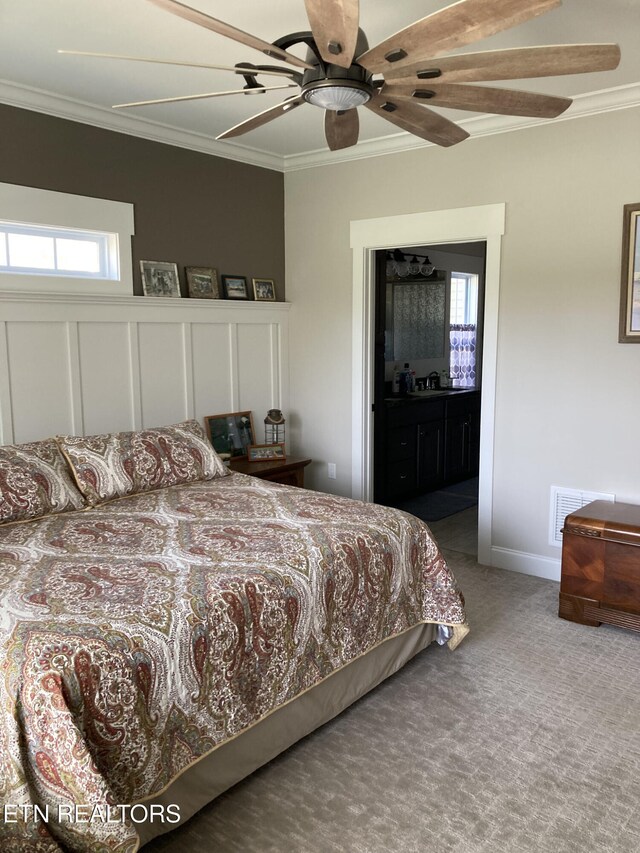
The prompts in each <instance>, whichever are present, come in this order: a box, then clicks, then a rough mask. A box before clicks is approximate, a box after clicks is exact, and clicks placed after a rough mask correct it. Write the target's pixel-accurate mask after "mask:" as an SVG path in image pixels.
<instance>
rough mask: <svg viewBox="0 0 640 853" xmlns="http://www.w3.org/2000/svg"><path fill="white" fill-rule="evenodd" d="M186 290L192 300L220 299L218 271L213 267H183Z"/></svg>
mask: <svg viewBox="0 0 640 853" xmlns="http://www.w3.org/2000/svg"><path fill="white" fill-rule="evenodd" d="M185 273H186V276H187V290H188V291H189V296H190V297H191V298H192V299H220V298H221V293H220V284H219V283H218V270H215V269H213V267H185Z"/></svg>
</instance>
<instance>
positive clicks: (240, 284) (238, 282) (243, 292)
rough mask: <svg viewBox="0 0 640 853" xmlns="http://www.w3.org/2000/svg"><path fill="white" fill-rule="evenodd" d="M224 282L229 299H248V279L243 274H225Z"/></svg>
mask: <svg viewBox="0 0 640 853" xmlns="http://www.w3.org/2000/svg"><path fill="white" fill-rule="evenodd" d="M222 283H223V284H224V292H225V296H226V297H227V299H248V298H249V291H248V290H247V279H246V276H243V275H223V276H222Z"/></svg>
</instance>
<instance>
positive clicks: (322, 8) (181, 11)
mask: <svg viewBox="0 0 640 853" xmlns="http://www.w3.org/2000/svg"><path fill="white" fill-rule="evenodd" d="M149 2H151V3H153V4H154V5H155V6H159V7H160V8H161V9H164V10H165V11H167V12H170V13H171V14H173V15H177V16H178V17H179V18H183V19H185V20H187V21H191V22H192V23H194V24H197V25H198V26H201V27H205V28H207V29H209V30H212V31H213V32H215V33H218V34H220V35H223V36H226V37H227V38H230V39H233V40H234V41H237V42H240V44H243V45H245V46H246V47H251V48H255V49H256V50H259V51H261V52H262V53H264V54H266V55H267V56H268V57H270V58H271V59H277V60H280V61H281V62H286V63H287V64H288V65H292V66H293V68H291V69H289V68H285V67H283V66H274V65H253V64H252V63H248V62H241V63H238V64H237V65H235V66H233V67H229V66H220V65H202V64H198V65H197V67H204V68H214V69H222V70H228V71H233V72H234V73H235V74H240V75H242V76H243V77H244V79H245V85H244V87H243V88H242V89H231V90H227V91H223V92H208V93H205V94H200V95H183V96H179V97H175V98H159V99H155V100H152V101H136V102H132V103H128V104H116V105H115V108H116V109H121V108H128V107H137V106H143V105H147V104H162V103H170V102H175V101H186V100H195V99H200V98H214V97H219V96H222V95H232V94H245V95H253V94H260V93H262V92H265V91H267V90H269V89H274V88H276V89H277V88H289V87H296V88H299V92H298V93H297V94H295V95H294V96H293V97H290V98H287V99H286V100H285V101H283V102H282V103H280V104H277V105H276V106H274V107H269V108H268V109H266V110H264V111H262V112H260V113H258V114H257V115H254V116H252V117H251V118H249V119H246V120H245V121H242V122H240V124H237V125H235V126H234V127H232V128H230V129H229V130H226V131H225V132H224V133H221V134H220V135H219V136H218V137H217V139H229V138H231V137H235V136H240V135H242V134H244V133H247V132H249V131H251V130H254V129H255V128H258V127H261V126H262V125H264V124H267V122H270V121H272V120H273V119H276V118H278V117H279V116H282V115H284V114H285V113H287V112H290V111H291V110H293V109H294V108H296V107H298V106H300V105H302V104H305V103H308V104H312V105H314V106H318V107H321V108H322V109H324V110H325V111H326V112H325V136H326V140H327V144H328V146H329V148H330V149H331V150H334V151H335V150H337V149H341V148H348V147H349V146H352V145H355V144H356V143H357V141H358V132H359V123H358V112H357V109H356V108H357V107H360V106H365V107H367V108H368V109H370V110H371V111H372V112H374V113H377V114H378V115H380V116H381V117H382V118H385V119H387V120H388V121H390V122H392V124H394V125H396V126H397V127H399V128H401V129H402V130H405V131H408V132H409V133H413V134H415V135H416V136H419V137H421V138H422V139H425V140H427V141H429V142H433V143H435V144H437V145H442V146H450V145H455V144H456V143H458V142H462V140H463V139H466V138H467V137H468V136H469V134H468V133H467V131H466V130H464V129H463V128H462V127H460V126H459V125H457V124H455V122H453V121H451V120H449V119H448V118H445V117H444V116H442V115H440V114H438V113H436V112H434V111H433V110H431V109H429V108H428V107H427V106H426V104H429V105H433V106H439V107H448V108H452V109H459V110H472V111H475V112H486V113H499V114H505V115H518V116H536V117H539V118H554V117H555V116H558V115H560V114H561V113H562V112H564V111H565V110H566V109H567V108H568V107H569V105H570V104H571V98H562V97H555V96H551V95H543V94H538V93H534V92H524V91H517V90H512V89H503V88H494V87H487V86H476V85H473V84H475V83H477V82H480V81H486V80H510V79H519V78H520V79H526V78H529V77H553V76H559V75H563V74H581V73H585V72H594V71H608V70H611V69H614V68H616V67H617V65H618V63H619V62H620V48H619V47H618V45H616V44H570V45H550V46H542V47H526V48H513V49H507V50H492V51H485V52H482V53H456V54H452V55H446V54H447V52H448V51H452V50H456V49H457V48H460V47H464V46H466V45H469V44H472V43H473V42H475V41H479V40H480V39H483V38H487V37H488V36H491V35H494V34H495V33H498V32H500V31H502V30H506V29H508V28H510V27H513V26H516V25H517V24H521V23H523V22H525V21H528V20H530V19H532V18H534V17H537V16H538V15H541V14H543V13H544V12H548V11H550V10H551V9H554V8H555V7H557V6H560V4H561V0H459V2H457V3H453V5H451V6H447V7H446V8H444V9H441V10H439V11H437V12H433V13H432V14H430V15H427V17H425V18H422V19H421V20H419V21H416V22H415V23H413V24H411V25H410V26H408V27H406V28H405V29H403V30H401V31H400V32H398V33H396V34H395V35H392V36H390V37H389V38H387V39H385V40H384V41H383V42H381V43H380V44H378V45H376V46H375V47H373V48H369V46H368V44H367V39H366V36H365V34H364V32H363V31H362V30H361V29H360V28H359V8H358V6H359V0H305V7H306V11H307V17H308V19H309V23H310V25H311V30H310V31H309V32H298V33H292V34H290V35H285V36H283V37H282V38H279V39H276V41H274V42H273V43H270V42H266V41H263V40H262V39H260V38H257V37H256V36H253V35H250V34H249V33H245V32H243V31H242V30H239V29H236V28H235V27H233V26H231V25H230V24H226V23H224V22H223V21H219V20H217V19H216V18H212V17H211V16H210V15H207V14H205V13H204V12H201V11H198V10H197V9H194V8H192V7H191V6H187V5H186V4H184V3H182V2H179V0H149ZM295 45H303V46H305V47H306V58H305V60H302V59H299V58H298V57H297V56H295V55H294V54H292V53H290V52H289V48H291V47H293V46H295ZM59 52H60V53H73V54H75V55H83V56H94V57H95V56H98V57H105V58H109V59H129V60H135V61H141V62H159V63H161V64H170V65H183V66H194V65H195V63H190V62H167V61H165V60H154V59H143V58H140V57H126V56H117V55H115V54H96V53H87V52H80V51H59ZM259 75H261V76H267V77H268V76H275V77H285V78H287V80H288V82H287V83H286V84H284V85H283V86H266V85H262V84H260V83H258V82H257V80H256V78H257V77H258V76H259ZM376 75H380V76H379V77H377V76H376Z"/></svg>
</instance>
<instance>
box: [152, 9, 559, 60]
mask: <svg viewBox="0 0 640 853" xmlns="http://www.w3.org/2000/svg"><path fill="white" fill-rule="evenodd" d="M155 1H156V0H152V2H155ZM560 3H561V0H459V2H458V3H454V4H453V5H452V6H447V7H446V8H445V9H441V10H440V11H438V12H434V13H433V14H431V15H427V17H426V18H422V19H421V20H420V21H416V22H415V23H414V24H411V26H409V27H406V28H405V29H404V30H400V32H399V33H396V34H395V35H393V36H390V37H389V38H388V39H385V41H383V42H381V43H380V44H378V45H376V46H375V47H373V48H371V50H368V51H366V53H363V54H362V56H359V57H358V63H359V64H360V65H363V66H364V67H365V68H366V69H367V70H368V71H371V72H373V73H383V74H386V73H387V72H388V71H389V70H390V69H391V68H393V69H394V70H395V69H399V68H403V67H405V66H407V65H411V64H413V63H414V62H416V61H418V60H420V59H422V58H424V57H429V58H431V57H434V56H439V55H440V54H442V53H446V52H447V51H449V50H455V49H456V48H458V47H464V45H467V44H472V43H473V42H474V41H479V40H480V39H483V38H487V37H488V36H492V35H494V33H499V32H501V31H502V30H507V29H509V28H510V27H515V26H516V24H521V23H523V22H524V21H528V20H530V19H531V18H535V17H536V16H537V15H541V14H543V13H544V12H548V11H550V10H551V9H553V8H555V7H556V6H559V5H560Z"/></svg>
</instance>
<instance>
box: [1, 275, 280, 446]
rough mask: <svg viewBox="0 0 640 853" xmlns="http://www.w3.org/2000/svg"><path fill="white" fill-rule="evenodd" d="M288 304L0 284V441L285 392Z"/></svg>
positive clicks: (173, 419) (255, 404)
mask: <svg viewBox="0 0 640 853" xmlns="http://www.w3.org/2000/svg"><path fill="white" fill-rule="evenodd" d="M288 320H289V305H288V304H287V303H283V302H279V303H254V302H243V303H242V304H238V303H233V302H227V301H225V300H206V299H201V300H196V299H191V300H190V299H162V298H152V297H143V296H126V297H117V296H115V297H107V296H94V295H88V296H85V295H63V294H49V293H24V292H21V293H17V292H16V293H2V294H0V444H12V443H22V442H27V441H37V440H40V439H43V438H47V437H49V436H53V435H57V434H74V435H93V434H96V433H105V432H115V431H123V430H135V429H141V428H143V427H153V426H162V425H165V424H171V423H177V422H179V421H183V420H185V419H188V418H196V419H197V420H198V421H199V422H200V423H202V420H203V418H204V417H205V416H206V415H211V414H217V413H222V412H232V411H244V410H247V409H250V410H252V411H253V412H254V418H255V423H256V430H258V436H257V437H258V438H259V437H260V435H261V433H260V431H259V426H258V425H259V424H261V418H260V415H261V413H262V412H267V411H268V409H271V408H279V409H284V410H286V409H287V408H288V402H289V364H288V358H289V355H288V353H289V329H288Z"/></svg>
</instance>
